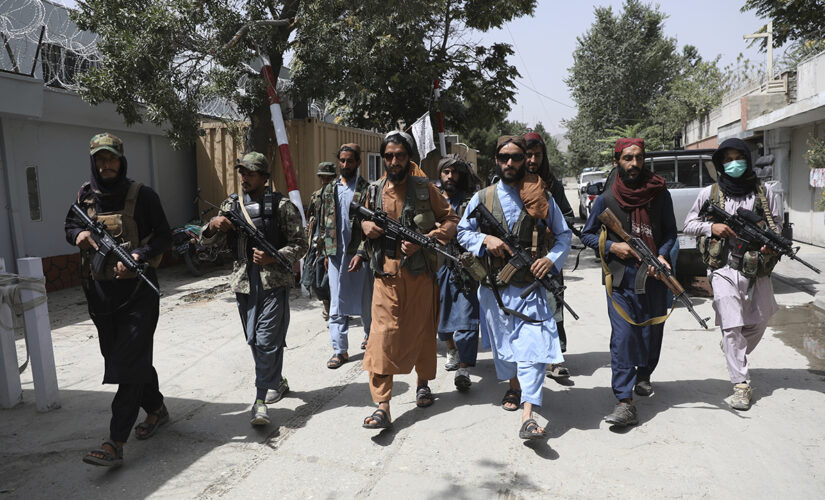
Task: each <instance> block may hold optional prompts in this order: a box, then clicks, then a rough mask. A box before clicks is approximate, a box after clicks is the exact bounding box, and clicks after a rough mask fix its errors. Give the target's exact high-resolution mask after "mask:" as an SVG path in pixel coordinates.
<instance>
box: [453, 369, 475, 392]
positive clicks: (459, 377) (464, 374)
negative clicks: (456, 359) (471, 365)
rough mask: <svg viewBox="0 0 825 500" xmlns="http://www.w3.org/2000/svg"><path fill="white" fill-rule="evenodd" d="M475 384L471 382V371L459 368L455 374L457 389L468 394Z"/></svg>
mask: <svg viewBox="0 0 825 500" xmlns="http://www.w3.org/2000/svg"><path fill="white" fill-rule="evenodd" d="M471 385H473V383H472V382H471V381H470V371H469V370H467V369H466V368H459V369H458V371H457V372H455V388H456V389H458V390H459V391H460V392H467V391H469V390H470V386H471Z"/></svg>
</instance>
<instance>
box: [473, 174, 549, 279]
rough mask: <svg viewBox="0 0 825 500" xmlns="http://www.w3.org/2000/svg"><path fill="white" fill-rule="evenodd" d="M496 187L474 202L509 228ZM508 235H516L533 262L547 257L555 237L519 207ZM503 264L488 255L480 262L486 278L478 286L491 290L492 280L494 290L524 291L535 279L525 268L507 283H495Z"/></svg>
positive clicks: (487, 230)
mask: <svg viewBox="0 0 825 500" xmlns="http://www.w3.org/2000/svg"><path fill="white" fill-rule="evenodd" d="M496 186H497V183H496V184H492V185H491V186H488V187H486V188H484V189H482V190H481V191H479V192H478V202H479V203H481V204H483V205H484V206H486V207H487V210H489V211H490V213H492V214H493V217H495V218H496V220H497V221H499V222H501V223H502V225H504V227H509V224H508V223H507V218H506V217H505V216H504V210H503V209H502V207H501V200H500V199H499V197H498V193H497V192H496ZM546 195H547V192H545V196H546ZM548 201H549V198H548ZM479 230H480V231H481V232H482V233H485V234H494V233H495V231H494V230H493V229H492V228H488V227H484V226H483V225H482V226H481V227H479ZM510 232H511V233H513V234H514V235H516V237H517V238H518V241H519V243H520V244H521V246H522V248H525V249H527V250H528V251H529V252H530V254H531V255H532V257H533V258H534V259H535V258H539V257H544V256H545V255H547V252H549V251H550V249H551V248H553V245H555V243H556V236H555V235H554V234H553V233H552V232H550V231H549V230H548V228H547V226H546V225H545V224H544V221H541V220H539V221H536V219H534V218H533V216H532V215H530V214H529V213H527V210H525V209H524V206H522V207H521V212H520V213H519V215H518V219H516V223H515V224H514V225H513V229H511V230H510ZM507 261H508V259H506V258H502V257H495V256H493V255H491V254H488V256H487V258H486V259H482V263H483V264H484V267H485V269H486V270H487V277H486V278H484V280H482V281H481V284H482V285H484V286H486V287H488V288H490V287H491V286H492V284H491V283H490V280H491V279H493V278H495V279H496V285H497V287H498V288H502V287H505V286H508V285H515V286H518V287H525V286H527V285H529V284H531V283H532V282H533V281H535V279H536V278H535V276H533V273H531V272H530V269H529V268H527V267H525V268H522V269H519V270H518V271H517V272H516V273H515V274H514V275H513V277H512V278H510V281H509V282H507V283H504V282H502V281H501V280H499V279H498V273H499V271H501V268H503V267H504V266H505V265H506V264H507Z"/></svg>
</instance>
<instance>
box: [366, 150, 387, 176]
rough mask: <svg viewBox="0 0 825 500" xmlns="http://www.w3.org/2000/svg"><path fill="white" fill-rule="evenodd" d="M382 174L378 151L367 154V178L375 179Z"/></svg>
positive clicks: (382, 164) (382, 168)
mask: <svg viewBox="0 0 825 500" xmlns="http://www.w3.org/2000/svg"><path fill="white" fill-rule="evenodd" d="M382 175H384V163H383V162H382V160H381V155H379V154H378V153H368V154H367V180H368V181H370V182H373V181H377V180H378V179H380V178H381V176H382Z"/></svg>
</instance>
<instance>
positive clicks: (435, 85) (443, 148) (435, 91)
mask: <svg viewBox="0 0 825 500" xmlns="http://www.w3.org/2000/svg"><path fill="white" fill-rule="evenodd" d="M433 94H434V95H435V102H436V105H437V104H438V100H439V98H440V97H441V88H440V87H439V86H438V78H436V79H435V80H434V81H433ZM435 116H436V118H437V119H438V145H439V149H440V150H441V157H442V158H443V157H445V156H447V142H446V140H445V139H444V115H443V114H441V109H440V108H439V109H438V111H436V113H435Z"/></svg>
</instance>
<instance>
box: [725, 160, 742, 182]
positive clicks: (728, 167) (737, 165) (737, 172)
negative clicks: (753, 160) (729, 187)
mask: <svg viewBox="0 0 825 500" xmlns="http://www.w3.org/2000/svg"><path fill="white" fill-rule="evenodd" d="M724 167H725V173H726V174H728V175H729V176H731V177H734V178H737V177H742V174H744V173H745V170H747V169H748V162H747V161H746V160H733V161H729V162H727V163H725V165H724Z"/></svg>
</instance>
